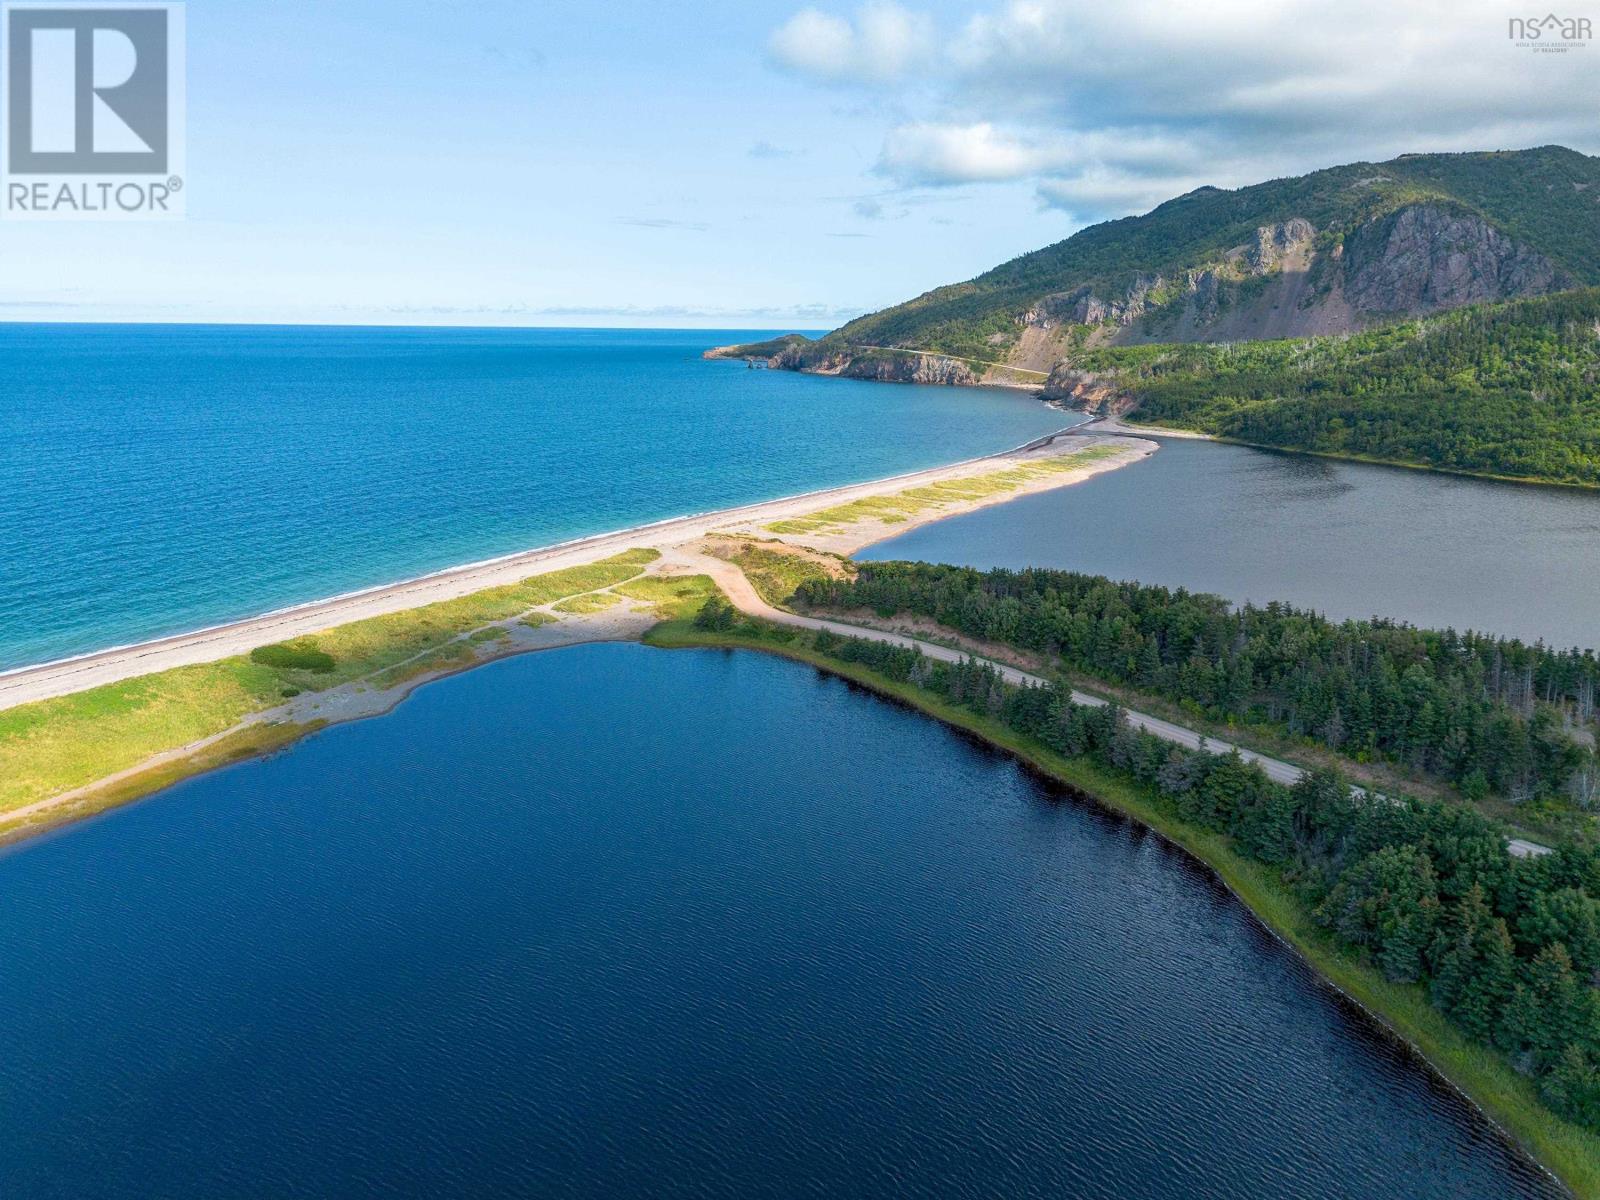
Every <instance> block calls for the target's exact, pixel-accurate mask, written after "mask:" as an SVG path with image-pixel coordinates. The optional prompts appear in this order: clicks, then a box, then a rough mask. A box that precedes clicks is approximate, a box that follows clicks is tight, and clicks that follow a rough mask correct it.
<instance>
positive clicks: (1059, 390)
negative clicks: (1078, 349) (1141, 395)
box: [1039, 362, 1133, 417]
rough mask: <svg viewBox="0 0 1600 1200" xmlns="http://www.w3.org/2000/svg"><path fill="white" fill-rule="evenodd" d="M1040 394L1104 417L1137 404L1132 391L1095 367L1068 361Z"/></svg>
mask: <svg viewBox="0 0 1600 1200" xmlns="http://www.w3.org/2000/svg"><path fill="white" fill-rule="evenodd" d="M1039 395H1040V398H1041V399H1044V400H1053V401H1055V402H1057V403H1059V404H1065V405H1068V406H1069V407H1071V408H1081V409H1082V410H1083V411H1084V412H1087V413H1094V414H1095V415H1096V416H1101V417H1110V416H1115V415H1117V414H1118V413H1124V412H1127V411H1128V409H1130V408H1132V407H1133V397H1132V396H1131V395H1130V394H1129V393H1128V392H1125V391H1123V390H1122V389H1121V388H1119V387H1117V386H1116V385H1115V384H1112V383H1111V382H1109V381H1107V380H1105V379H1103V378H1101V377H1100V376H1098V375H1096V374H1094V373H1093V372H1091V371H1080V370H1078V369H1077V368H1076V367H1074V366H1072V365H1071V364H1070V363H1065V362H1063V363H1058V364H1056V366H1055V368H1054V369H1053V370H1052V371H1051V372H1050V377H1049V379H1047V380H1046V381H1045V385H1044V387H1043V388H1042V389H1041V390H1040V392H1039Z"/></svg>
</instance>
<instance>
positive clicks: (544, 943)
mask: <svg viewBox="0 0 1600 1200" xmlns="http://www.w3.org/2000/svg"><path fill="white" fill-rule="evenodd" d="M601 731H603V733H602V732H601ZM0 905H3V906H4V911H5V913H6V920H5V921H4V922H0V962H3V963H4V964H5V967H4V971H3V972H0V1012H3V1013H4V1014H5V1015H4V1020H0V1062H3V1063H4V1064H5V1069H4V1070H3V1071H0V1128H3V1143H4V1146H5V1152H4V1153H3V1154H0V1194H3V1195H6V1196H18V1197H21V1196H27V1197H35V1198H41V1197H70V1198H72V1200H81V1198H82V1197H86V1196H118V1197H136V1196H150V1197H162V1198H163V1200H174V1198H179V1197H205V1198H207V1200H210V1198H213V1197H218V1196H341V1195H342V1196H351V1195H373V1194H382V1195H397V1196H419V1197H420V1196H439V1195H473V1196H530V1195H537V1196H593V1197H615V1196H630V1195H651V1196H689V1195H693V1196H702V1197H705V1196H710V1197H750V1196H769V1195H770V1196H776V1195H783V1196H793V1195H824V1194H826V1195H835V1196H876V1195H884V1196H887V1195H897V1196H905V1195H926V1196H956V1195H967V1196H979V1195H983V1196H990V1195H1044V1194H1048V1195H1066V1196H1073V1197H1085V1198H1096V1197H1105V1198H1108V1200H1110V1198H1116V1200H1125V1198H1127V1197H1155V1196H1174V1197H1177V1196H1182V1197H1217V1198H1219V1200H1220V1198H1227V1200H1235V1198H1237V1197H1241V1196H1250V1197H1307V1198H1311V1197H1317V1198H1321V1197H1327V1196H1341V1197H1354V1198H1360V1197H1374V1198H1384V1200H1388V1198H1390V1197H1395V1196H1405V1197H1409V1198H1417V1197H1439V1198H1446V1197H1448V1198H1451V1200H1462V1198H1467V1197H1532V1196H1549V1195H1554V1194H1555V1193H1554V1191H1553V1189H1552V1188H1551V1187H1550V1185H1548V1184H1547V1183H1545V1182H1544V1180H1543V1178H1542V1177H1541V1176H1539V1175H1538V1174H1536V1173H1534V1172H1533V1171H1532V1170H1531V1169H1529V1168H1527V1167H1525V1166H1524V1165H1523V1164H1521V1163H1520V1162H1519V1160H1517V1159H1516V1158H1514V1157H1513V1156H1512V1155H1510V1154H1509V1152H1507V1151H1506V1150H1505V1149H1504V1148H1503V1147H1502V1146H1501V1145H1500V1144H1499V1143H1498V1142H1497V1141H1496V1140H1495V1138H1494V1137H1493V1136H1491V1134H1490V1133H1489V1132H1488V1131H1487V1130H1486V1128H1485V1127H1484V1125H1483V1124H1482V1123H1481V1122H1480V1121H1479V1120H1478V1119H1476V1118H1475V1117H1474V1116H1473V1115H1472V1114H1471V1112H1470V1110H1468V1109H1467V1108H1466V1107H1465V1106H1464V1105H1462V1104H1460V1103H1459V1102H1457V1101H1456V1100H1455V1099H1453V1098H1452V1096H1451V1095H1449V1094H1448V1093H1446V1092H1444V1091H1443V1090H1441V1089H1440V1088H1438V1087H1437V1086H1435V1085H1433V1084H1432V1083H1430V1081H1429V1079H1428V1077H1427V1076H1426V1075H1425V1074H1424V1073H1423V1072H1422V1071H1421V1070H1420V1069H1419V1068H1418V1067H1417V1066H1416V1065H1414V1064H1413V1063H1412V1062H1411V1061H1409V1060H1408V1059H1407V1058H1406V1056H1405V1055H1403V1054H1402V1053H1400V1052H1398V1051H1396V1050H1395V1049H1394V1048H1393V1047H1392V1046H1391V1045H1390V1044H1389V1043H1387V1042H1386V1041H1384V1040H1382V1039H1381V1038H1379V1037H1377V1036H1375V1035H1374V1034H1373V1033H1372V1032H1371V1030H1370V1029H1369V1028H1368V1027H1367V1026H1366V1025H1365V1024H1364V1022H1363V1021H1361V1020H1360V1019H1357V1017H1355V1016H1354V1015H1352V1014H1351V1013H1350V1012H1349V1011H1347V1010H1346V1009H1345V1008H1344V1007H1342V1006H1341V1005H1340V1004H1339V1003H1337V1002H1336V1001H1335V999H1334V998H1332V997H1331V995H1330V994H1329V993H1328V992H1327V991H1325V990H1324V989H1322V988H1321V987H1319V986H1318V985H1317V983H1316V982H1315V980H1314V978H1313V977H1312V976H1311V974H1310V973H1309V972H1308V971H1307V970H1306V969H1304V968H1303V967H1302V966H1301V965H1300V964H1299V962H1298V960H1296V959H1295V958H1294V957H1293V956H1291V955H1290V954H1288V953H1287V952H1286V951H1284V950H1283V949H1282V948H1281V947H1280V946H1279V945H1278V944H1277V943H1276V942H1274V941H1273V940H1272V939H1271V938H1270V937H1268V936H1266V935H1265V934H1263V933H1262V932H1261V931H1260V930H1259V929H1258V927H1257V926H1256V925H1255V924H1254V923H1253V922H1252V920H1251V919H1250V918H1249V917H1248V916H1247V914H1246V913H1245V911H1244V910H1243V909H1242V908H1241V907H1240V905H1239V904H1238V903H1236V902H1235V901H1233V900H1232V899H1231V897H1230V896H1228V894H1227V893H1226V892H1224V891H1223V890H1222V889H1221V888H1220V887H1218V886H1216V885H1215V884H1214V883H1212V882H1211V881H1210V880H1209V879H1208V877H1207V876H1206V875H1205V874H1204V873H1203V872H1201V871H1199V870H1198V869H1196V868H1194V867H1192V866H1191V865H1189V864H1188V863H1187V862H1186V860H1185V859H1183V858H1182V857H1181V856H1179V855H1178V854H1176V853H1175V852H1173V851H1171V850H1170V849H1168V848H1166V847H1164V846H1163V845H1162V844H1161V843H1160V842H1159V841H1158V840H1157V839H1155V838H1154V837H1152V836H1149V835H1146V834H1143V833H1141V832H1140V831H1138V830H1137V829H1135V828H1132V827H1130V826H1128V825H1126V824H1124V823H1121V822H1118V821H1115V820H1112V819H1110V818H1108V817H1106V816H1103V815H1101V814H1099V813H1098V812H1096V811H1095V810H1093V809H1091V808H1088V807H1085V806H1083V805H1081V804H1079V803H1077V802H1075V801H1073V800H1071V799H1068V798H1065V797H1063V796H1062V795H1060V794H1058V793H1056V792H1055V791H1053V790H1051V789H1050V788H1049V787H1047V786H1045V785H1044V784H1043V783H1041V781H1039V780H1038V779H1037V778H1035V777H1033V776H1031V775H1029V774H1027V773H1025V772H1024V771H1023V770H1021V769H1020V768H1019V767H1018V766H1017V765H1016V764H1015V763H1014V762H1012V761H1011V760H1009V759H1007V758H1005V757H1003V756H1000V755H997V754H995V753H992V752H989V751H986V750H985V749H984V748H982V747H980V746H978V745H976V744H974V743H972V742H970V741H968V740H965V739H963V738H962V737H960V736H958V735H956V734H955V733H953V732H951V731H949V730H947V729H946V728H944V727H943V726H941V725H939V724H936V723H935V722H932V721H929V720H927V719H926V718H924V717H922V716H920V715H917V714H915V713H912V712H909V711H906V710H902V709H899V708H897V707H893V706H891V705H889V704H887V703H884V702H882V701H880V700H877V699H875V698H873V697H871V696H869V695H867V694H865V693H862V692H859V691H857V690H854V689H852V688H851V687H850V686H849V685H847V684H844V683H842V682H839V681H837V680H833V679H829V678H827V677H824V676H821V675H819V674H818V673H816V672H813V671H812V670H810V669H809V668H806V667H803V666H799V665H796V664H793V663H787V662H783V661H779V660H775V659H771V658H767V657H764V656H760V655H756V654H751V653H746V652H739V653H731V652H716V651H689V652H676V653H668V652H662V651H654V650H649V649H646V648H644V647H640V646H591V647H582V648H577V649H572V650H566V651H556V652H549V653H544V654H539V655H535V656H532V657H527V658H522V659H516V660H509V661H505V662H501V663H498V664H495V665H492V666H489V667H485V668H483V669H481V670H477V671H473V672H471V673H468V674H466V675H462V676H458V677H456V678H454V679H450V680H446V681H444V682H441V683H437V684H434V685H431V686H429V687H427V688H425V689H424V690H423V691H422V692H420V693H419V694H418V695H416V696H414V697H413V698H412V699H411V700H409V701H408V702H407V703H406V704H404V705H403V706H402V707H401V708H400V709H399V710H398V711H397V712H396V713H394V714H393V715H391V716H389V717H386V718H383V719H381V720H373V721H367V722H363V723H360V724H356V725H348V726H341V727H337V728H334V729H331V730H328V731H325V732H324V733H321V734H319V735H317V736H315V737H313V738H311V739H310V740H309V741H307V742H304V743H302V744H301V745H299V746H298V747H296V748H294V749H292V750H290V751H288V752H286V753H282V754H279V755H278V756H276V757H274V758H271V759H269V760H266V761H261V762H255V763H249V764H245V765H242V766H238V767H235V768H231V769H229V770H226V771H223V772H220V773H217V774H213V775H210V776H207V777H204V778H200V779H197V780H193V781H191V782H188V783H186V784H183V785H181V786H179V787H176V788H173V789H171V790H170V791H169V792H167V793H165V794H163V795H161V796H159V797H157V798H155V799H153V800H150V801H148V802H145V803H142V804H139V805H136V806H134V807H132V808H129V809H125V810H123V811H120V812H116V813H113V814H110V815H108V816H106V817H103V818H101V819H99V820H96V821H93V822H91V823H89V824H86V825H83V826H80V827H77V828H75V829H71V830H69V831H67V832H65V833H63V834H61V835H58V836H55V837H52V838H48V839H46V840H43V841H39V842H35V843H32V844H29V845H26V846H23V847H20V848H17V849H14V850H12V851H10V852H8V853H6V854H4V855H0Z"/></svg>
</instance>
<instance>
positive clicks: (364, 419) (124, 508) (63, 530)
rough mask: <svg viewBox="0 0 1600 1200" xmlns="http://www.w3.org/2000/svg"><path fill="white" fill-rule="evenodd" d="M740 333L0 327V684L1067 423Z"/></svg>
mask: <svg viewBox="0 0 1600 1200" xmlns="http://www.w3.org/2000/svg"><path fill="white" fill-rule="evenodd" d="M749 336H751V335H750V334H749V333H719V332H716V331H710V332H708V331H705V330H698V331H687V332H683V331H679V332H667V331H655V330H645V331H626V330H603V331H597V330H518V329H329V328H249V327H226V326H81V325H78V326H74V325H53V326H52V325H4V324H0V379H3V380H4V384H5V402H4V403H3V404H0V444H3V445H4V447H5V452H4V453H3V454H0V528H3V529H4V530H5V536H4V537H3V538H0V669H4V668H5V667H11V666H18V665H21V664H24V663H29V662H39V661H43V660H46V659H50V658H58V657H62V656H64V655H68V654H74V653H81V652H83V651H86V650H93V649H100V648H103V647H106V646H110V645H114V644H120V643H127V642H130V641H137V640H140V639H143V638H148V637H154V636H158V635H160V634H164V633H173V632H179V631H182V630H187V629H193V628H197V627H199V626H202V625H208V624H214V623H216V622H219V621H224V620H229V619H232V618H236V617H243V616H250V615H254V614H256V613H260V612H263V611H266V610H267V609H271V608H276V607H280V606H282V605H286V604H292V603H296V602H300V601H306V600H313V599H317V598H320V597H323V596H329V595H333V594H336V593H338V592H342V591H349V590H352V589H355V588H359V587H366V586H370V585H373V584H380V583H389V582H393V581H394V580H396V579H402V578H406V577H409V576H412V575H417V574H421V573H423V572H426V571H430V570H436V569H438V568H440V567H445V566H450V565H452V564H455V563H461V562H467V561H471V560H473V559H479V558H487V557H491V556H493V555H496V554H503V553H506V552H509V551H512V550H519V549H525V548H527V547H530V546H539V545H544V544H547V543H550V542H555V541H560V540H563V539H566V538H570V537H577V536H581V535H583V534H589V533H598V532H601V531H604V530H608V529H616V528H621V527H624V526H627V525H634V524H638V523H640V522H643V521H651V520H658V519H660V518H663V517H671V516H678V515H681V514H683V513H687V512H699V511H704V510H706V509H713V508H722V507H726V506H728V505H732V504H742V503H748V502H751V501H756V500H766V499H771V498H773V497H775V496H781V495H785V494H788V493H792V492H798V491H805V490H808V489H811V488H819V487H828V486H832V485H836V484H841V483H849V482H854V481H859V480H863V479H872V478H875V477H878V476H882V475H890V474H895V473H897V472H900V471H909V470H914V469H916V468H918V467H926V466H932V465H935V464H938V463H944V462H949V461H950V460H952V459H957V458H963V457H968V456H971V455H977V454H984V453H989V452H992V451H996V450H1004V449H1008V448H1009V447H1011V446H1015V445H1019V444H1021V443H1023V442H1026V441H1028V440H1029V439H1031V438H1033V437H1037V436H1038V435H1040V434H1043V433H1047V432H1050V431H1051V430H1053V429H1059V428H1061V427H1062V426H1063V425H1064V424H1067V423H1068V420H1069V419H1068V418H1064V417H1063V415H1062V414H1060V413H1057V412H1054V411H1052V410H1050V409H1048V408H1046V407H1045V406H1044V405H1042V404H1040V403H1039V402H1038V401H1036V400H1033V399H1031V398H1029V397H1027V396H1023V395H1019V394H1017V393H1016V392H1011V391H1005V390H1003V389H985V390H978V391H974V390H969V389H962V388H939V387H881V386H875V385H873V384H871V383H866V382H861V381H857V380H839V379H823V378H818V377H816V376H809V375H796V374H792V373H790V372H787V371H772V372H766V371H750V370H746V369H745V368H744V366H743V365H742V364H740V363H727V362H717V363H707V362H703V361H701V359H700V351H701V350H702V349H704V348H705V347H706V346H708V345H714V344H716V343H718V342H719V341H722V342H726V341H732V340H738V339H739V338H744V337H749Z"/></svg>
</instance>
